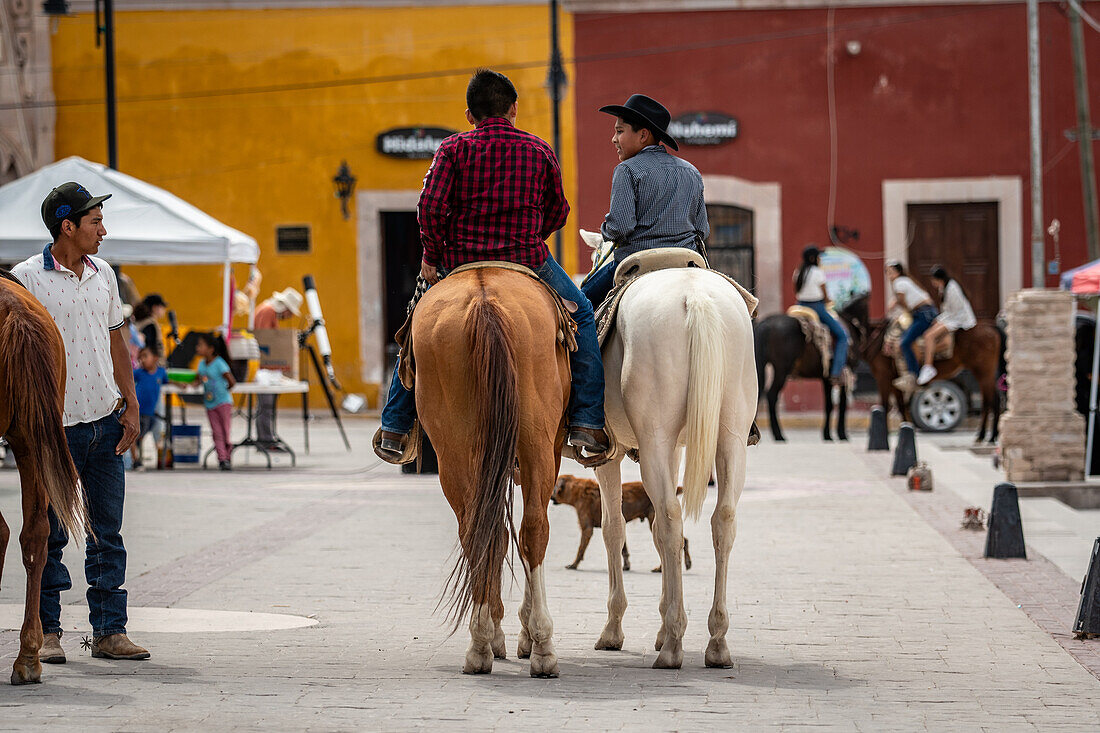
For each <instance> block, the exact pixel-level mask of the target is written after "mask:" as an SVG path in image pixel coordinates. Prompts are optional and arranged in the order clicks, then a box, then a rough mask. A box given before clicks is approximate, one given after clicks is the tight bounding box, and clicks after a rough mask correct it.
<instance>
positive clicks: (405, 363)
mask: <svg viewBox="0 0 1100 733" xmlns="http://www.w3.org/2000/svg"><path fill="white" fill-rule="evenodd" d="M489 268H495V269H501V270H511V271H513V272H518V273H521V274H523V275H526V276H527V277H529V278H531V279H532V280H534V281H535V282H537V283H539V284H540V285H542V287H543V288H544V289H545V290H546V292H547V293H548V294H549V295H550V299H551V301H553V303H554V306H555V308H556V309H557V312H558V333H557V338H558V343H560V344H562V345H563V346H564V348H565V349H566V351H569V352H573V351H576V350H577V335H576V334H577V324H576V322H575V321H574V320H573V317H572V316H570V315H569V312H570V308H569V306H570V305H572V306H573V309H576V304H575V303H568V304H567V302H566V301H565V300H563V299H562V297H561V296H560V295H558V293H557V291H555V290H554V289H553V288H551V287H550V286H549V285H547V284H546V282H545V281H543V280H542V278H540V277H539V276H538V275H536V274H535V271H534V270H532V269H531V268H529V267H525V266H523V265H517V264H516V263H514V262H503V261H497V260H487V261H484V262H471V263H469V264H466V265H462V266H461V267H456V268H455V269H454V270H451V271H450V272H448V273H446V275H444V276H443V277H452V276H454V275H457V274H459V273H461V272H467V271H469V270H483V269H489ZM443 277H441V278H440V279H441V280H442V279H443ZM428 287H429V286H428V283H427V281H426V280H424V278H422V277H420V276H419V275H418V276H417V278H416V290H415V292H414V293H413V297H412V300H410V301H409V307H408V311H407V315H406V316H405V323H404V324H402V326H401V328H399V329H398V330H397V334H396V335H395V336H394V340H395V341H397V345H398V346H399V347H400V351H399V352H398V356H397V360H398V367H397V376H398V377H399V378H400V379H401V384H402V385H404V387H405V389H412V388H413V384H414V383H415V381H416V361H415V359H414V358H413V349H412V317H413V312H414V311H415V310H416V305H417V304H418V303H419V302H420V299H421V298H423V297H424V293H426V292H427V290H428Z"/></svg>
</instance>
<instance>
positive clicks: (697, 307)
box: [586, 235, 757, 669]
mask: <svg viewBox="0 0 1100 733" xmlns="http://www.w3.org/2000/svg"><path fill="white" fill-rule="evenodd" d="M598 237H599V235H595V237H592V239H596V238H598ZM586 241H587V238H586ZM617 322H618V325H617V327H616V330H615V332H614V333H613V334H612V335H611V336H610V337H609V338H608V340H607V341H606V342H605V343H604V346H603V363H604V374H605V378H606V389H605V392H604V410H605V412H606V415H607V425H608V427H609V429H610V430H611V432H612V433H613V434H614V436H615V440H616V441H618V443H619V444H620V447H621V448H623V449H625V448H637V449H638V451H639V455H640V461H641V469H642V483H643V485H644V486H645V489H646V492H647V493H648V494H649V497H650V499H651V500H652V502H653V507H654V509H655V510H656V516H655V519H654V526H653V534H654V544H655V545H656V546H657V550H658V552H659V553H660V557H661V567H662V568H663V574H662V576H661V603H660V611H661V629H660V631H659V632H658V633H657V643H656V649H657V650H658V651H659V652H660V654H658V656H657V659H656V661H655V662H654V663H653V666H654V667H655V668H672V669H676V668H679V667H680V666H681V664H682V663H683V657H684V651H683V637H684V631H685V629H686V627H687V614H686V613H685V611H684V596H683V582H682V576H681V568H682V567H683V566H682V564H681V563H682V557H681V551H682V548H683V544H684V535H683V517H684V515H686V516H688V517H691V518H693V519H697V518H698V517H699V515H700V513H701V511H702V508H703V501H704V499H705V498H706V494H707V481H708V479H709V477H710V473H711V467H712V466H714V465H715V464H716V463H717V479H718V503H717V506H716V507H715V509H714V514H713V515H712V516H711V531H712V533H713V540H714V556H715V577H714V602H713V604H712V606H711V610H710V617H709V620H708V629H709V630H710V643H709V644H708V645H707V649H706V655H705V662H706V665H707V666H708V667H728V666H730V652H729V647H728V646H727V645H726V631H727V629H728V628H729V614H728V612H727V610H726V576H727V573H728V570H729V555H730V550H731V549H732V547H733V540H734V535H735V534H736V509H737V501H738V499H739V498H740V496H741V490H742V489H743V488H744V486H745V470H746V466H745V461H746V445H747V443H746V441H747V440H748V437H749V430H750V428H751V426H752V421H753V418H754V417H755V414H756V401H757V387H756V365H755V356H754V350H753V342H752V338H753V337H752V321H751V316H750V309H749V306H748V305H747V304H746V302H745V299H744V298H743V297H742V295H741V294H740V293H739V292H738V291H737V290H736V289H735V288H734V287H733V286H732V285H731V284H730V283H729V282H728V281H727V280H726V279H725V278H723V277H722V276H721V275H719V274H718V273H715V272H711V271H708V270H702V269H699V268H681V269H671V270H659V271H657V272H651V273H648V274H646V275H642V276H641V278H639V281H638V282H636V283H635V284H634V285H633V286H632V287H631V288H630V289H629V290H628V291H627V293H626V294H625V295H624V296H623V298H622V301H621V302H620V303H619V310H618V316H617ZM680 446H686V447H687V459H686V469H685V472H684V499H683V501H684V503H683V510H681V507H680V503H679V502H678V501H677V499H676V483H677V482H676V478H677V475H678V473H679V463H680V451H679V448H680ZM621 461H622V458H621V457H620V458H619V459H618V460H612V461H611V462H609V463H605V464H604V465H602V466H600V467H598V468H596V477H597V478H598V479H599V482H600V494H601V497H602V500H603V518H604V519H603V524H604V526H603V540H604V545H605V547H606V549H607V557H608V568H609V574H610V579H609V585H610V593H609V597H608V602H607V610H608V618H607V624H606V626H605V627H604V629H603V633H602V634H601V635H600V638H599V641H597V642H596V649H614V650H618V649H622V646H623V630H622V619H623V614H624V612H625V611H626V593H625V591H624V589H623V571H622V564H621V563H620V562H619V558H620V557H621V556H622V548H623V542H624V539H625V527H624V522H623V513H622V476H621V471H620V463H621Z"/></svg>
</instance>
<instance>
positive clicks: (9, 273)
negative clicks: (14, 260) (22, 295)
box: [0, 267, 27, 290]
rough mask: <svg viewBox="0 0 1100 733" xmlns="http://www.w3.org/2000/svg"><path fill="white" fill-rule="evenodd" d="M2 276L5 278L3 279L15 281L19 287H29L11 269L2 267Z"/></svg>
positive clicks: (0, 269) (0, 274)
mask: <svg viewBox="0 0 1100 733" xmlns="http://www.w3.org/2000/svg"><path fill="white" fill-rule="evenodd" d="M0 278H3V279H5V280H10V281H11V282H13V283H15V284H16V285H18V286H19V287H21V288H23V289H24V290H25V289H26V288H27V286H26V285H24V284H23V282H22V281H21V280H20V279H19V278H17V277H16V276H15V275H14V274H13V273H12V271H11V270H7V269H5V268H3V267H0Z"/></svg>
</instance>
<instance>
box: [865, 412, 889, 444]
mask: <svg viewBox="0 0 1100 733" xmlns="http://www.w3.org/2000/svg"><path fill="white" fill-rule="evenodd" d="M867 450H868V452H870V451H880V450H890V431H889V430H888V429H887V427H886V410H885V409H883V407H882V406H881V405H875V406H874V407H872V408H871V430H870V432H868V433H867Z"/></svg>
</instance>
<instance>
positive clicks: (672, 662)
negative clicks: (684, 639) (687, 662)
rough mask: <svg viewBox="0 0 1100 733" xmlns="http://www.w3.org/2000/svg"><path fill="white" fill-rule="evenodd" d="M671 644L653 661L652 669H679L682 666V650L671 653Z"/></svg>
mask: <svg viewBox="0 0 1100 733" xmlns="http://www.w3.org/2000/svg"><path fill="white" fill-rule="evenodd" d="M672 646H673V645H672V644H669V645H668V646H667V647H666V648H664V649H662V650H661V653H660V654H658V655H657V659H655V660H654V661H653V669H680V667H682V666H683V664H684V652H683V650H682V649H681V650H678V651H675V652H674V651H673V650H672Z"/></svg>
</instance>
